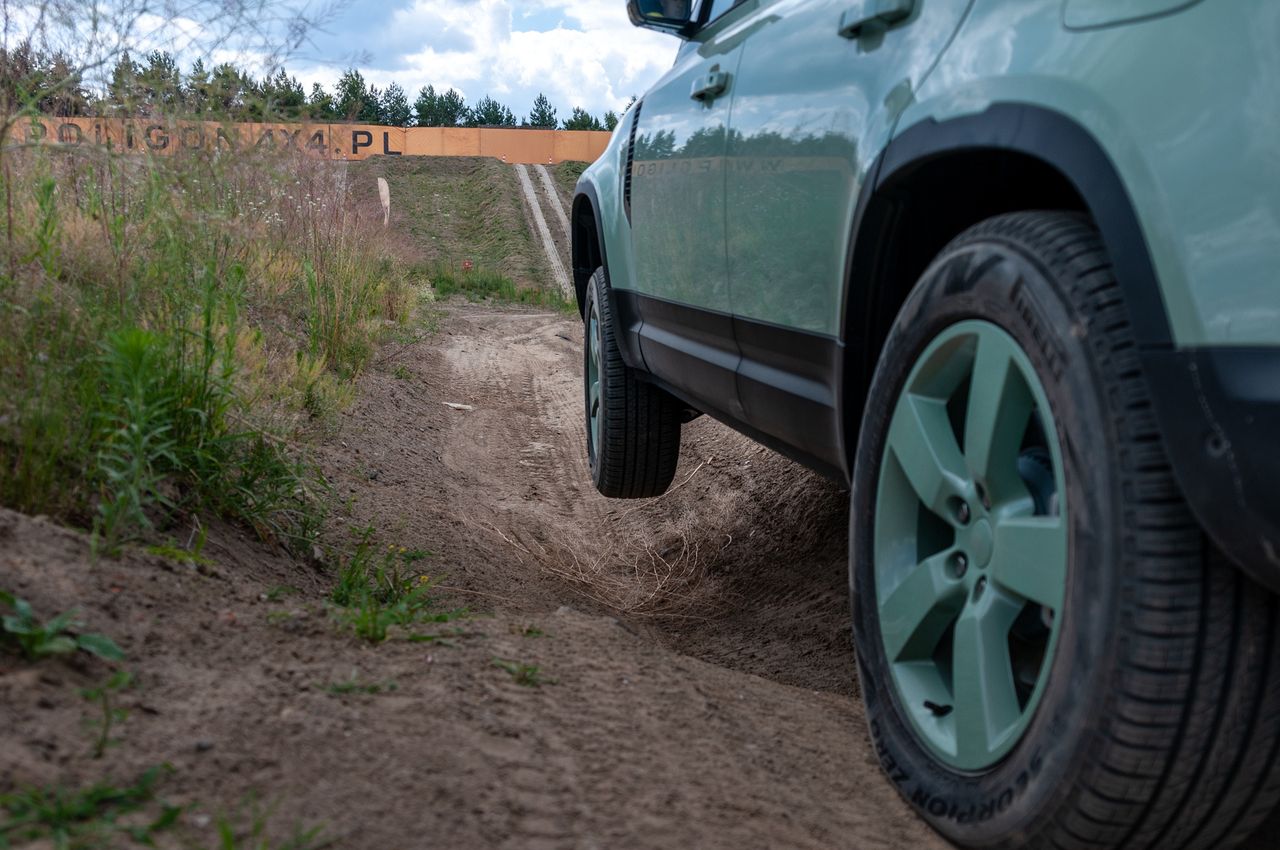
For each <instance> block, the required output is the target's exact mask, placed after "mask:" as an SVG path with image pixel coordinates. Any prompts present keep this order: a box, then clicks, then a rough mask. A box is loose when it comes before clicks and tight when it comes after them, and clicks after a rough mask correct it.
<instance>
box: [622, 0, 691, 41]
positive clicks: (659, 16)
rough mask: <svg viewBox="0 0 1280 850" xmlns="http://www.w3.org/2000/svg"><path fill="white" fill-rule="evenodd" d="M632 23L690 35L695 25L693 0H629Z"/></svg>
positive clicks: (629, 13)
mask: <svg viewBox="0 0 1280 850" xmlns="http://www.w3.org/2000/svg"><path fill="white" fill-rule="evenodd" d="M627 15H628V16H629V17H630V18H631V23H633V24H635V25H636V26H638V27H644V28H645V29H651V30H658V31H659V32H665V33H671V34H672V35H679V36H684V35H688V33H689V30H690V28H691V27H692V25H693V3H692V0H627Z"/></svg>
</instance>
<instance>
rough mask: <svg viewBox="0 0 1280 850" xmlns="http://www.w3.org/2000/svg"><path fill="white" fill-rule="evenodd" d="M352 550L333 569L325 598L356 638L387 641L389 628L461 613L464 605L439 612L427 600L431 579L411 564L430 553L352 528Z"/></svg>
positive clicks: (445, 619) (434, 637)
mask: <svg viewBox="0 0 1280 850" xmlns="http://www.w3.org/2000/svg"><path fill="white" fill-rule="evenodd" d="M356 536H357V542H356V548H355V551H354V552H353V553H352V554H351V557H350V558H349V559H348V560H347V561H346V563H345V564H343V565H342V567H341V568H340V569H339V570H338V581H337V584H336V585H335V587H334V589H333V592H332V593H331V594H330V600H331V601H332V602H333V604H334V605H335V606H336V607H337V609H338V617H339V619H340V620H342V621H343V622H344V623H346V624H347V625H349V626H350V627H351V628H352V630H353V631H354V632H355V633H356V635H357V636H358V637H361V638H363V639H364V640H367V641H370V642H371V643H382V642H383V641H385V640H387V638H388V636H389V633H390V630H391V629H392V628H408V627H412V626H415V625H419V624H423V623H447V622H450V621H452V620H456V619H458V618H460V617H465V616H467V615H468V612H467V611H466V610H465V609H458V610H451V611H442V610H439V608H438V606H437V605H436V603H435V600H434V599H433V598H432V594H431V590H432V588H431V579H430V577H429V576H425V575H417V574H416V570H414V569H413V566H414V565H415V564H417V563H418V562H419V561H422V560H424V559H425V558H427V557H429V556H430V553H429V552H426V551H425V550H421V549H406V548H404V547H395V546H387V547H385V548H379V547H378V546H377V545H376V544H375V542H374V539H373V537H374V531H373V529H372V528H371V527H370V528H364V529H361V530H360V531H358V532H357V535H356ZM405 637H407V638H409V639H411V640H418V641H430V640H437V639H439V638H440V637H441V636H439V635H423V634H413V633H409V634H406V635H405Z"/></svg>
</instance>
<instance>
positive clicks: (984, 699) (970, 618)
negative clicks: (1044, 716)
mask: <svg viewBox="0 0 1280 850" xmlns="http://www.w3.org/2000/svg"><path fill="white" fill-rule="evenodd" d="M1018 609H1019V606H1018V604H1017V603H1015V602H1013V601H1011V600H1009V599H1007V598H1005V597H1004V596H1003V595H1002V594H1000V593H999V591H997V590H995V589H994V588H991V587H988V588H987V590H986V592H985V593H984V594H983V597H982V599H980V600H978V602H977V603H976V604H974V605H971V606H969V608H968V609H967V610H965V612H964V613H963V614H961V615H960V617H959V618H958V619H957V620H956V633H955V641H954V647H955V653H954V655H953V656H952V674H951V675H952V682H953V691H954V694H955V718H956V720H955V723H956V726H955V729H956V733H955V734H956V757H957V758H958V759H959V760H960V762H961V763H962V764H973V765H980V764H985V763H987V762H989V761H990V754H991V752H992V751H993V750H995V749H996V747H998V746H999V745H1000V743H1001V741H1002V739H1003V738H1004V736H1005V735H1006V734H1007V733H1008V732H1009V730H1010V729H1011V728H1012V727H1013V726H1014V725H1015V724H1016V723H1017V722H1018V718H1019V717H1020V716H1021V714H1022V709H1021V707H1020V706H1019V704H1018V694H1017V691H1016V690H1015V689H1014V684H1013V666H1012V664H1011V663H1010V660H1009V643H1008V638H1009V628H1010V626H1012V625H1013V621H1014V619H1015V618H1016V617H1017V615H1018Z"/></svg>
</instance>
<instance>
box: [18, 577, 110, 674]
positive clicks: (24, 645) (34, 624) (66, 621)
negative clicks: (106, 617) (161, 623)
mask: <svg viewBox="0 0 1280 850" xmlns="http://www.w3.org/2000/svg"><path fill="white" fill-rule="evenodd" d="M0 605H2V606H4V607H6V608H8V609H10V611H11V613H8V614H5V615H4V616H3V617H0V641H3V642H4V643H8V644H10V645H12V646H14V647H16V648H17V649H18V650H19V651H20V652H21V653H22V654H23V655H24V656H26V658H27V659H28V660H29V661H38V660H40V659H41V658H49V657H51V656H58V655H70V654H72V653H74V652H77V651H80V652H87V653H89V654H90V655H96V656H98V657H99V658H102V659H104V660H106V661H121V660H123V659H124V652H123V651H122V650H121V649H120V647H119V646H118V645H117V644H116V642H115V641H113V640H112V639H111V638H109V637H107V636H106V635H100V634H93V633H89V632H82V631H80V629H81V627H82V626H83V624H82V623H80V622H78V621H77V620H76V619H75V617H76V612H75V611H74V610H72V611H66V612H64V613H62V614H59V615H58V616H56V617H54V618H53V619H51V620H48V621H44V622H42V621H41V620H40V619H39V618H38V617H37V616H36V613H35V610H34V609H33V608H32V607H31V603H30V602H28V601H27V600H25V599H22V598H20V597H18V596H15V595H13V594H12V593H9V592H8V591H3V590H0Z"/></svg>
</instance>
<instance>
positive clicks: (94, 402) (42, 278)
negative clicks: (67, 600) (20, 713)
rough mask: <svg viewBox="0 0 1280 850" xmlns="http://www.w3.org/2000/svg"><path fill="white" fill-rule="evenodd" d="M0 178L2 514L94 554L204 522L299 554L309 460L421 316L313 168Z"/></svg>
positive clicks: (24, 158)
mask: <svg viewBox="0 0 1280 850" xmlns="http://www.w3.org/2000/svg"><path fill="white" fill-rule="evenodd" d="M0 159H3V163H2V164H3V169H0V188H3V190H4V194H5V197H6V202H7V206H8V210H9V212H8V214H7V219H6V220H7V221H8V222H9V224H8V225H6V227H5V228H3V229H0V386H3V387H4V388H5V392H4V393H3V394H0V505H4V506H6V507H10V508H13V509H16V510H19V511H21V512H24V513H29V514H47V515H52V516H54V517H56V518H58V519H60V520H62V521H64V522H67V523H69V524H71V525H75V526H79V527H81V528H85V529H89V530H92V531H93V533H94V539H95V544H96V546H97V549H98V551H99V552H102V553H105V554H107V555H113V554H115V553H117V552H119V550H120V549H121V548H122V547H123V546H126V545H130V544H134V543H140V544H144V545H147V544H161V541H162V540H163V539H164V537H165V534H164V532H165V531H167V530H169V529H172V528H174V527H175V526H177V525H179V524H181V523H185V522H187V521H189V520H191V519H194V518H197V517H199V516H201V515H207V514H215V515H218V516H222V517H225V518H228V519H231V520H234V521H237V522H240V523H242V524H243V525H246V526H248V527H249V528H251V529H253V530H254V531H255V532H257V534H258V535H259V536H260V537H262V538H263V539H266V540H268V541H272V542H279V543H283V544H285V545H286V546H289V547H291V548H293V549H295V550H296V551H310V544H311V543H312V541H313V540H314V539H315V536H316V532H317V529H318V527H319V525H320V523H321V521H322V520H323V516H324V510H323V505H324V502H325V500H326V494H325V491H324V486H323V484H322V482H321V479H320V478H319V476H318V475H317V474H316V473H315V472H314V470H313V468H312V467H311V465H310V464H309V463H308V462H307V460H306V448H307V446H308V445H309V442H310V440H311V438H312V436H313V435H314V434H315V433H317V430H318V429H320V430H322V429H324V428H327V427H329V423H331V422H332V421H334V418H335V414H336V411H337V410H338V409H340V408H341V407H342V406H344V405H345V404H347V403H349V402H350V400H351V397H352V391H351V389H350V387H351V386H352V384H353V382H352V378H353V377H354V376H355V375H357V374H359V372H360V371H361V370H362V369H364V368H365V367H366V365H367V364H368V362H369V361H370V358H371V355H372V352H373V350H374V348H375V347H376V346H377V345H378V344H379V343H380V342H381V341H382V340H383V339H384V338H386V337H387V336H389V335H391V334H392V333H393V332H394V331H395V330H396V329H398V328H400V327H402V326H403V325H404V324H405V323H407V322H409V321H411V320H412V315H413V313H414V312H415V308H414V304H415V303H416V302H417V300H418V298H419V293H418V290H419V289H420V288H421V287H420V286H418V285H417V284H415V283H414V282H413V281H411V280H409V278H408V276H407V272H405V271H404V270H403V269H402V264H401V263H399V262H398V261H397V260H395V259H394V258H393V254H392V246H390V243H388V242H387V241H386V240H387V237H386V236H385V235H384V234H383V232H382V230H381V227H380V226H378V227H375V226H374V224H373V223H372V222H369V221H366V220H364V219H361V218H360V217H359V215H358V214H357V213H356V212H353V211H352V210H353V205H352V204H350V203H349V199H348V198H347V197H346V196H345V195H344V194H342V192H341V191H340V190H338V189H337V188H335V182H334V181H333V179H332V174H331V171H330V167H329V166H328V165H326V164H324V163H319V162H311V161H306V160H302V159H293V158H289V157H283V158H281V157H272V156H261V157H256V158H255V157H253V156H247V157H241V158H237V159H235V160H234V161H233V160H230V159H226V158H213V157H209V156H205V155H201V154H190V153H189V154H184V155H178V156H173V157H156V158H151V159H147V160H138V159H131V160H129V161H127V162H126V161H125V160H124V159H122V158H121V157H119V156H118V155H114V154H111V153H108V152H101V151H94V152H90V151H89V150H87V149H86V150H81V151H77V152H74V153H73V152H68V151H61V150H58V149H53V148H43V149H38V150H30V149H6V150H5V151H4V152H3V153H0ZM197 524H198V523H197ZM161 545H163V544H161ZM171 554H172V553H171ZM195 554H197V555H198V554H199V553H198V552H196V553H195Z"/></svg>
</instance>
